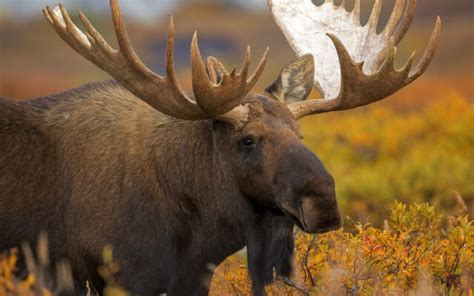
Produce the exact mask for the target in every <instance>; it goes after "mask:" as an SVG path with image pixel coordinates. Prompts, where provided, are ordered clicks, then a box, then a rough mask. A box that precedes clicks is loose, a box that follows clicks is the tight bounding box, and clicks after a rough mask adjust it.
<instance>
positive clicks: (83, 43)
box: [43, 6, 91, 59]
mask: <svg viewBox="0 0 474 296" xmlns="http://www.w3.org/2000/svg"><path fill="white" fill-rule="evenodd" d="M63 13H64V10H59V11H58V12H56V11H54V9H53V8H51V7H50V6H47V7H46V9H43V14H44V16H45V17H46V19H47V20H48V22H49V23H50V25H51V26H52V27H53V29H54V30H55V31H56V32H57V33H58V35H59V36H60V37H61V38H62V39H63V40H64V41H66V43H67V44H69V46H71V47H72V48H73V49H74V50H75V51H77V52H78V53H80V54H81V55H83V56H85V57H86V58H88V59H90V58H91V55H90V54H89V52H88V49H89V48H90V45H91V44H90V43H89V41H88V39H87V37H86V36H85V35H80V34H81V33H82V32H81V31H80V30H79V29H78V28H77V27H76V26H75V25H74V24H72V22H67V21H66V20H69V18H68V17H67V13H66V14H65V15H63ZM65 16H66V17H65ZM71 24H72V26H71Z"/></svg>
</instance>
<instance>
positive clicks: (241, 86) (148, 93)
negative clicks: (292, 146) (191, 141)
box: [43, 0, 268, 120]
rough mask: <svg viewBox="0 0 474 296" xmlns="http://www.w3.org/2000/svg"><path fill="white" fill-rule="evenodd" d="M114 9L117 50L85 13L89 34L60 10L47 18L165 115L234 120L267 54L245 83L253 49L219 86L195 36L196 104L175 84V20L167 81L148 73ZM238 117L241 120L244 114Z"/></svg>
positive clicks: (115, 1)
mask: <svg viewBox="0 0 474 296" xmlns="http://www.w3.org/2000/svg"><path fill="white" fill-rule="evenodd" d="M110 7H111V11H112V20H113V24H114V28H115V34H116V36H117V41H118V44H119V49H118V50H115V49H113V48H112V47H111V46H110V45H109V44H108V43H107V42H106V41H105V40H104V38H103V37H102V36H101V35H100V33H99V32H98V31H97V30H96V29H95V28H94V27H93V26H92V24H91V22H90V21H89V20H88V19H87V17H86V16H85V15H84V14H83V13H82V12H81V11H79V17H80V19H81V21H82V23H83V24H84V26H85V28H86V30H87V33H85V34H84V33H83V32H82V31H81V30H80V29H79V28H78V27H77V26H76V25H75V24H74V23H73V22H72V20H71V18H70V17H69V15H68V13H67V11H66V9H65V8H64V7H63V6H62V5H61V4H59V6H57V7H55V8H54V9H52V8H51V7H49V6H48V7H47V8H46V9H44V10H43V14H44V15H45V17H46V19H47V20H48V21H49V23H50V24H51V25H52V27H53V28H54V30H55V31H56V32H57V33H58V34H59V36H60V37H61V38H62V39H63V40H64V41H66V43H68V44H69V45H70V46H71V47H72V48H73V49H74V50H76V51H77V52H78V53H79V54H81V55H82V56H83V57H85V58H86V59H88V60H89V61H91V62H92V63H94V64H95V65H97V66H98V67H100V68H101V69H102V70H104V71H105V72H107V73H109V74H110V75H111V76H112V77H114V78H115V79H116V80H117V81H118V82H119V83H120V84H122V85H123V86H124V87H125V88H126V89H128V90H129V91H130V92H132V93H133V94H134V95H135V96H137V97H138V98H140V99H142V100H144V101H145V102H147V103H148V104H149V105H151V106H152V107H153V108H155V109H157V110H158V111H160V112H162V113H164V114H166V115H169V116H173V117H176V118H181V119H187V120H200V119H209V118H215V117H218V116H224V115H225V114H227V115H232V114H231V113H232V112H231V110H233V109H234V108H235V107H238V106H239V105H240V102H241V100H242V99H243V97H245V95H246V94H247V93H248V92H249V91H250V90H251V88H252V87H253V86H254V85H255V83H256V82H257V80H258V78H259V77H260V75H261V73H262V71H263V68H264V66H265V62H266V59H267V56H268V48H267V50H266V51H265V53H264V55H263V57H262V59H261V60H260V63H259V64H258V66H257V68H256V70H255V72H254V73H253V74H252V75H251V76H250V78H248V79H247V76H248V69H249V64H250V49H247V53H246V57H245V60H244V63H243V65H242V69H241V71H240V72H238V73H237V72H236V71H235V69H234V71H232V72H231V74H224V75H223V77H222V79H221V81H220V82H219V83H214V82H213V81H211V80H210V78H209V76H208V73H207V71H206V68H205V66H204V63H203V60H202V57H201V53H200V51H199V46H198V41H197V34H196V33H194V36H193V40H192V44H191V66H192V82H193V92H194V99H195V101H194V100H192V99H191V98H189V97H188V96H187V95H186V94H185V92H184V91H182V90H181V88H180V86H179V84H178V81H177V79H176V74H175V70H174V61H173V56H174V52H173V48H174V23H173V17H172V16H171V15H170V16H169V21H168V44H167V49H166V76H165V77H162V76H160V75H158V74H156V73H154V72H153V71H151V70H150V69H149V68H147V66H145V64H143V62H142V61H141V60H140V58H139V57H138V56H137V54H136V53H135V51H134V50H133V48H132V46H131V44H130V40H129V38H128V34H127V32H126V30H125V24H124V18H123V16H122V12H121V9H120V6H119V2H118V0H110ZM241 109H242V108H236V110H240V111H241ZM229 112H230V113H229ZM234 115H236V114H234ZM237 116H238V117H242V116H241V114H240V115H238V114H237Z"/></svg>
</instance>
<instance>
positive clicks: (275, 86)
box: [265, 54, 314, 103]
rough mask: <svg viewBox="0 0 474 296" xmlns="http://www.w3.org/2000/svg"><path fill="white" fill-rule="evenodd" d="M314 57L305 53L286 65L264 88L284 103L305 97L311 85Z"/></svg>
mask: <svg viewBox="0 0 474 296" xmlns="http://www.w3.org/2000/svg"><path fill="white" fill-rule="evenodd" d="M313 79H314V58H313V55H311V54H305V55H303V56H301V57H300V58H298V59H297V60H295V61H293V62H291V63H289V64H288V65H286V66H285V67H284V68H283V70H281V73H280V75H279V76H278V78H277V79H276V80H275V82H273V83H272V84H271V85H270V86H268V87H267V88H266V89H265V90H266V92H267V93H269V94H271V95H272V96H274V97H275V98H277V99H278V100H279V101H281V102H284V103H291V102H298V101H302V100H304V99H306V98H307V97H308V95H309V93H310V92H311V89H312V87H313Z"/></svg>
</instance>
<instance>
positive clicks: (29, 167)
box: [0, 0, 441, 295]
mask: <svg viewBox="0 0 474 296" xmlns="http://www.w3.org/2000/svg"><path fill="white" fill-rule="evenodd" d="M381 3H382V1H378V0H377V1H375V5H374V8H373V12H372V14H371V17H370V19H369V21H368V24H367V25H365V26H362V25H361V23H360V3H359V1H356V3H355V8H354V9H353V10H351V11H347V10H346V9H344V8H342V7H341V6H338V5H336V4H334V3H333V2H332V1H330V0H329V1H328V0H326V1H325V2H324V3H323V4H321V5H319V6H318V5H315V4H313V3H312V2H311V1H310V0H268V4H269V7H270V10H271V11H272V14H273V17H274V19H275V21H276V23H277V24H278V26H279V27H280V29H281V30H282V32H283V33H284V35H285V36H286V38H287V40H288V41H289V43H290V45H291V46H292V47H293V49H294V50H295V52H296V54H297V55H298V56H299V58H298V59H296V60H295V61H293V62H291V63H289V64H288V65H286V66H285V67H284V68H283V69H282V71H281V73H280V74H279V76H278V77H277V78H276V80H275V82H274V83H272V84H271V85H270V86H268V87H267V88H266V92H265V93H264V94H261V95H260V94H255V93H252V92H251V89H252V87H253V86H254V85H255V83H256V82H257V80H258V79H259V77H260V75H261V73H262V71H263V69H264V65H265V62H266V60H267V55H268V49H267V51H266V52H265V53H264V55H263V57H262V59H261V61H260V63H259V64H258V65H257V67H256V70H255V71H254V72H253V74H251V75H249V64H250V50H249V49H247V53H246V56H245V59H244V62H243V65H242V67H241V69H240V70H239V71H237V70H236V69H234V70H232V71H230V72H228V71H227V70H226V68H225V67H224V66H223V65H222V64H221V63H220V62H219V61H218V60H217V59H215V58H213V57H209V58H208V59H207V61H206V62H204V61H203V59H202V57H201V53H200V51H199V47H198V41H197V35H196V33H195V34H194V36H193V39H192V43H191V70H192V94H191V93H187V92H185V91H183V90H182V89H181V88H180V86H179V84H178V81H177V79H176V76H175V71H174V66H173V45H174V24H173V18H172V17H171V16H170V17H169V21H168V38H167V49H166V75H165V76H160V75H158V74H155V73H154V72H153V71H151V70H150V69H149V68H147V67H146V66H145V65H144V64H143V63H142V62H141V60H140V59H139V58H138V56H137V54H136V53H135V51H134V50H133V48H132V46H131V44H130V41H129V37H128V35H127V32H126V30H125V26H124V18H123V16H122V13H121V10H120V7H119V3H118V0H110V6H111V11H112V19H113V24H114V28H115V33H116V37H117V40H118V45H119V48H118V49H114V48H112V47H111V46H110V45H109V44H108V43H107V42H106V41H105V40H104V39H103V37H102V36H101V35H100V34H99V33H98V32H97V30H96V29H95V28H94V27H93V26H92V24H91V23H90V21H89V20H88V19H87V18H86V16H84V14H82V13H81V12H79V16H80V20H81V21H82V23H83V25H84V27H85V30H86V32H85V33H84V32H83V31H81V30H80V29H79V28H78V27H77V26H76V25H75V24H74V23H73V22H72V20H71V19H70V17H69V15H68V13H67V11H66V9H65V8H64V7H63V6H61V5H59V6H57V7H55V8H51V7H47V8H46V9H45V10H44V11H43V13H44V15H45V17H46V19H47V21H48V22H49V23H50V24H51V26H52V27H53V28H54V30H55V31H56V32H57V33H58V35H59V36H60V37H61V38H62V39H63V40H64V41H65V42H66V43H67V44H69V45H70V46H71V47H72V48H73V49H74V50H75V51H77V52H78V53H79V54H81V55H82V56H83V57H85V58H86V59H88V60H89V61H91V62H92V63H94V64H95V65H97V66H98V67H100V68H101V69H103V70H104V71H105V72H107V73H109V74H110V75H111V76H112V77H113V78H114V79H115V80H114V81H107V82H98V83H91V84H87V85H85V86H82V87H79V88H76V89H72V90H69V91H66V92H64V93H60V94H56V95H51V96H47V97H40V98H35V99H30V100H23V101H15V100H10V99H6V98H0V250H2V249H7V248H10V247H14V246H18V245H19V244H20V243H21V242H22V241H29V242H32V243H34V242H35V240H36V238H37V236H38V233H40V232H41V231H46V232H47V233H48V235H49V240H50V253H51V258H52V260H58V259H59V258H67V260H69V262H70V264H71V266H72V271H73V275H74V279H75V281H76V283H77V287H84V283H85V282H86V280H87V281H89V282H90V283H91V284H92V285H93V286H94V287H96V288H97V289H98V290H99V291H100V290H101V289H102V288H103V285H104V283H103V281H102V280H101V278H100V276H99V274H98V272H97V267H98V265H100V263H101V253H102V250H103V248H104V246H106V245H112V246H113V248H114V255H115V260H117V262H118V263H119V264H120V272H119V273H118V274H117V280H118V281H119V282H120V283H121V284H122V285H123V286H124V287H125V288H126V289H127V290H129V291H131V292H132V293H134V294H135V293H136V294H140V295H153V294H155V295H156V294H159V293H167V294H168V295H207V293H208V290H209V284H210V280H211V277H212V274H213V269H214V267H215V266H217V265H218V264H219V263H221V262H222V261H223V260H224V259H225V258H226V257H227V256H229V255H231V254H233V253H234V252H236V251H238V250H240V249H242V248H244V247H246V248H247V254H248V265H249V270H250V275H251V279H252V284H253V294H254V295H263V294H264V287H265V285H266V284H268V283H271V282H272V281H273V280H274V277H275V276H283V277H288V276H290V275H291V272H292V263H291V261H292V253H293V244H294V241H293V239H294V238H293V228H294V226H295V225H296V226H298V227H299V228H301V229H302V230H303V231H306V232H308V233H323V232H327V231H331V230H335V229H338V228H340V227H341V215H340V212H339V209H338V206H337V202H336V195H335V185H334V180H333V178H332V177H331V175H330V174H329V173H328V172H327V171H326V169H325V168H324V166H323V164H322V163H321V161H320V160H319V159H318V158H317V156H316V155H314V154H313V153H312V152H311V151H310V150H309V149H308V148H306V147H305V146H304V144H303V142H302V132H301V129H300V127H299V126H298V123H297V120H298V119H300V118H302V117H305V116H309V115H312V114H317V113H322V112H330V111H338V110H348V109H352V108H356V107H359V106H363V105H367V104H370V103H373V102H376V101H379V100H382V99H384V98H386V97H388V96H390V95H391V94H393V93H394V92H396V91H397V90H399V89H401V88H403V87H404V86H406V85H408V84H409V83H411V82H412V81H414V80H415V79H416V78H418V77H419V76H420V75H421V74H422V73H423V72H424V71H425V70H426V68H427V67H428V65H429V64H430V62H431V60H432V58H433V55H434V53H435V50H436V48H437V45H438V40H439V35H440V28H441V23H440V20H439V18H438V20H437V22H436V26H435V29H434V31H433V33H432V36H431V40H430V42H429V45H428V47H427V49H426V51H425V54H424V55H423V57H422V58H421V61H420V63H419V65H418V66H417V67H416V68H415V69H414V70H413V71H411V62H412V58H413V57H412V58H411V59H410V60H409V61H408V63H407V65H406V66H404V67H403V68H402V69H399V70H397V69H395V68H394V66H393V60H394V56H395V50H396V45H397V44H398V43H399V42H400V40H401V39H402V37H403V36H404V35H405V33H406V32H407V30H408V28H409V26H410V23H411V21H412V20H413V16H414V11H415V6H416V1H415V0H397V1H396V3H395V5H394V8H393V11H392V14H391V17H390V19H389V21H388V23H387V24H386V26H385V28H384V30H383V31H382V32H381V33H377V30H376V27H377V23H378V18H379V15H380V8H381ZM344 44H345V45H344ZM314 59H315V60H316V61H315V60H314ZM315 64H316V67H315ZM313 83H314V85H315V87H316V88H317V89H318V90H319V92H320V93H321V95H322V96H323V99H314V100H307V97H308V95H309V93H310V91H311V89H312V85H313Z"/></svg>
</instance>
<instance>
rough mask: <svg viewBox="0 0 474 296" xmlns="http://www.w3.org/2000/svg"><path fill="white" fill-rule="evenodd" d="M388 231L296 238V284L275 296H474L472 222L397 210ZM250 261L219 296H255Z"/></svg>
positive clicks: (220, 284)
mask: <svg viewBox="0 0 474 296" xmlns="http://www.w3.org/2000/svg"><path fill="white" fill-rule="evenodd" d="M387 218H388V220H387V221H386V222H385V223H384V224H385V225H384V227H383V228H377V227H373V226H371V225H368V224H365V225H363V224H356V227H355V229H354V231H347V230H340V231H336V232H330V233H327V234H322V235H309V234H304V233H301V232H298V233H297V235H296V252H295V269H296V274H295V277H294V279H293V280H288V279H280V280H279V281H278V282H277V283H275V284H274V285H273V286H271V287H269V288H268V293H269V294H270V295H413V294H415V295H472V284H473V283H472V278H473V275H474V225H473V221H470V220H469V219H468V218H467V216H456V217H454V216H450V217H444V218H443V217H442V216H440V215H439V214H438V213H437V212H436V211H435V208H434V207H433V206H429V205H428V204H424V203H423V204H412V205H410V206H407V205H405V204H402V203H398V202H397V203H395V205H394V206H393V207H392V209H391V212H390V216H389V217H387ZM244 263H245V262H244V259H243V257H239V256H238V255H235V256H233V257H231V258H229V259H228V260H226V262H225V263H224V264H222V265H221V266H220V267H219V268H218V270H217V273H216V276H215V277H214V281H213V285H212V293H211V294H212V295H248V294H249V291H250V290H249V289H250V284H249V278H248V273H247V269H246V268H245V264H244Z"/></svg>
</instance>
